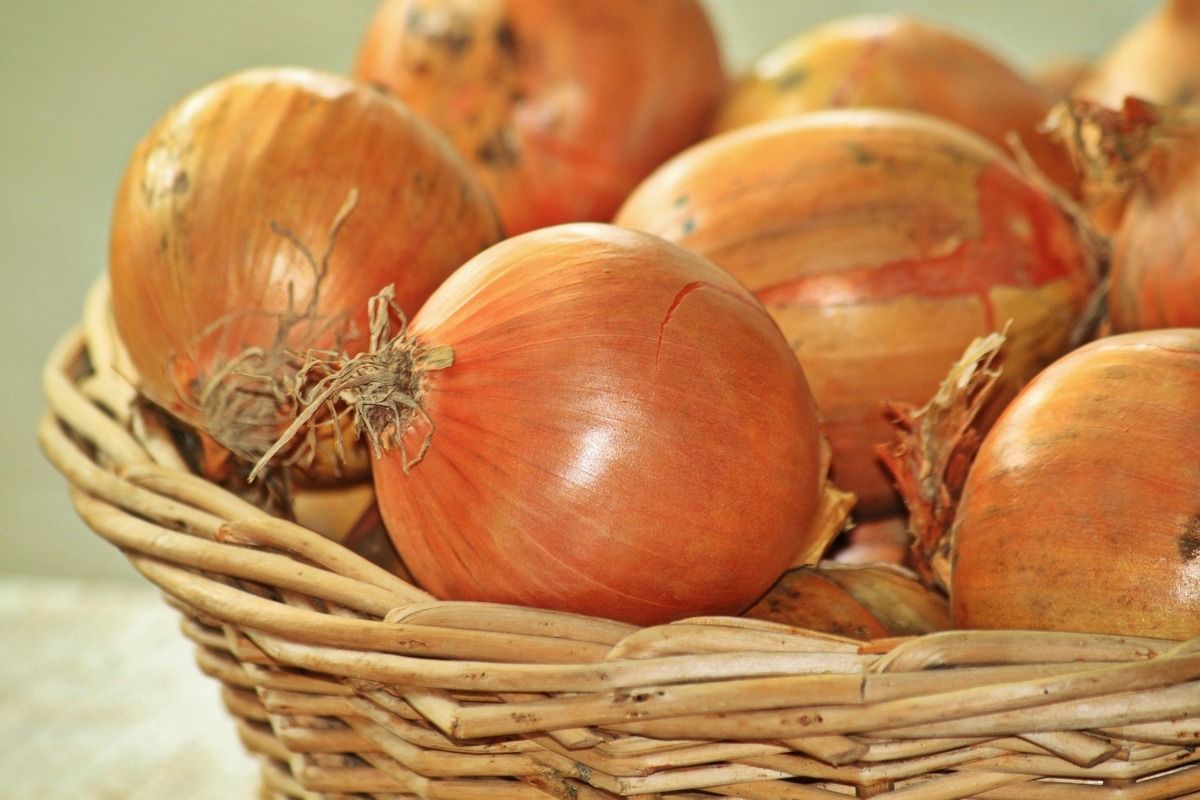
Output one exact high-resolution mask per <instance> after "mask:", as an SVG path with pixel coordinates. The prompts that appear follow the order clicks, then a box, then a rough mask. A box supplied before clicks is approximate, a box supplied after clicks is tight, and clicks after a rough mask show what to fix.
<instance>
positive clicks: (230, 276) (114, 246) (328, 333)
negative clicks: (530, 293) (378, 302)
mask: <svg viewBox="0 0 1200 800" xmlns="http://www.w3.org/2000/svg"><path fill="white" fill-rule="evenodd" d="M499 237H500V227H499V222H498V220H497V217H496V214H495V211H494V209H493V208H492V206H491V205H490V201H489V199H488V197H487V195H486V194H485V193H484V191H483V189H482V188H481V187H480V186H479V184H478V182H477V181H476V179H475V178H474V176H473V175H472V174H471V172H470V171H469V169H468V168H467V167H466V165H465V164H464V163H463V161H462V159H461V158H460V157H459V156H458V155H457V153H455V152H454V150H453V148H452V147H451V146H450V145H449V143H448V142H446V141H445V140H444V139H443V138H442V136H441V135H440V134H438V133H437V132H436V131H435V130H434V129H433V128H432V127H430V126H429V125H428V124H427V123H425V122H423V121H421V120H420V119H419V118H417V117H416V116H414V115H413V114H412V113H411V112H409V111H408V110H407V109H405V108H404V107H403V106H402V105H401V104H400V103H399V102H398V101H397V100H395V99H394V98H391V97H388V96H386V95H384V94H382V93H380V92H379V91H377V90H375V89H372V88H369V87H366V86H362V85H359V84H356V83H354V82H352V81H351V80H349V79H347V78H345V77H339V76H335V75H331V74H325V73H321V72H316V71H312V70H307V69H267V68H264V69H254V70H247V71H244V72H240V73H237V74H234V75H231V76H228V77H226V78H223V79H221V80H219V81H216V82H215V83H213V84H210V85H208V86H206V87H203V88H201V89H199V90H198V91H196V92H194V93H192V94H191V95H189V96H188V97H186V98H184V99H182V100H181V101H180V102H179V103H178V104H176V105H175V106H174V107H173V108H172V109H170V110H169V111H168V112H167V113H166V114H165V115H164V116H163V117H162V118H161V119H159V120H158V121H157V122H156V123H155V125H154V126H153V127H152V129H151V130H150V131H149V132H148V133H147V134H146V136H145V138H143V139H142V140H141V142H139V143H138V145H137V147H136V149H135V150H134V152H133V155H132V158H131V160H130V162H129V164H128V167H127V168H126V171H125V174H124V176H123V178H122V181H121V184H120V186H119V188H118V191H117V197H116V202H115V208H114V212H113V217H112V228H111V246H110V258H109V273H110V278H111V282H112V304H113V315H114V317H115V323H116V327H117V331H118V332H119V334H120V336H121V338H122V340H123V341H124V343H125V345H126V346H127V347H128V350H129V355H130V358H131V360H132V362H133V365H134V367H135V368H136V370H137V372H138V373H139V375H138V377H137V380H138V381H139V389H140V390H141V392H142V393H143V394H144V395H145V396H146V397H147V398H148V399H149V400H150V401H152V402H153V403H155V404H157V405H158V406H159V407H161V408H163V409H166V410H167V411H168V412H170V414H172V415H174V417H176V418H178V419H179V420H180V421H182V422H183V423H185V424H186V425H188V426H190V427H192V428H195V429H197V430H198V431H200V432H201V433H203V434H204V435H205V436H206V437H208V439H209V440H210V441H215V442H216V443H217V444H218V447H217V448H216V450H217V452H218V453H232V454H233V455H234V456H236V458H235V459H234V461H235V463H240V461H241V460H244V461H246V462H247V463H253V462H254V461H256V460H258V458H259V457H260V456H261V455H262V454H263V452H265V451H266V450H267V449H268V447H269V446H270V445H271V444H272V443H273V442H274V441H275V440H276V439H277V438H278V436H279V434H280V432H281V431H282V430H283V428H284V427H286V425H287V423H288V422H289V421H290V420H291V419H293V418H294V417H295V409H294V407H292V405H291V404H290V401H289V400H288V387H287V384H288V382H289V381H293V380H295V379H297V374H298V372H299V371H300V370H301V369H302V367H303V358H304V355H303V354H304V353H305V352H306V351H308V350H309V349H320V350H324V349H338V348H358V349H361V348H362V347H363V346H365V344H366V332H367V318H366V305H367V302H368V300H369V298H370V297H372V296H373V295H375V294H376V293H377V292H379V290H380V289H381V288H383V287H384V286H385V285H387V284H389V283H391V284H394V285H395V286H396V302H397V303H399V304H400V305H401V306H402V307H404V308H406V309H409V310H411V311H415V310H416V308H417V306H419V305H420V304H421V303H422V302H423V301H424V300H425V298H426V297H428V295H429V294H430V293H431V292H432V291H433V289H434V288H435V287H436V286H437V285H438V284H439V283H441V282H442V281H443V280H444V279H445V278H446V277H447V276H448V275H449V274H450V273H451V272H452V271H453V270H454V269H455V268H456V267H458V266H459V265H460V264H462V263H463V262H464V261H466V260H467V259H468V258H469V257H470V256H472V255H474V254H475V253H476V252H478V251H479V250H481V249H483V248H484V247H486V246H487V245H489V244H491V243H493V242H495V241H497V240H498V239H499ZM315 432H319V434H320V435H316V433H315ZM310 433H312V434H313V435H311V436H306V437H300V438H299V439H298V440H297V442H298V445H297V446H296V447H295V448H293V450H292V452H290V453H289V459H290V461H292V462H294V463H295V465H296V467H297V470H299V471H303V472H304V473H305V474H306V475H307V477H308V478H309V479H311V480H314V481H328V480H334V479H335V478H336V477H338V475H339V473H340V474H343V475H344V477H346V478H350V477H353V476H354V473H355V471H356V470H357V472H358V474H359V475H362V474H364V473H365V471H366V469H367V468H368V467H369V464H368V461H367V459H366V458H360V459H358V461H357V462H356V463H355V464H352V465H350V466H348V467H342V466H341V460H340V459H339V458H338V457H336V455H335V451H336V449H337V448H336V444H337V438H338V434H339V432H338V430H337V426H334V425H325V426H323V427H313V428H311V429H310ZM219 466H220V465H217V464H213V465H209V466H208V467H207V468H206V471H210V474H211V471H215V470H217V469H218V467H219ZM242 474H243V477H244V472H243V473H242Z"/></svg>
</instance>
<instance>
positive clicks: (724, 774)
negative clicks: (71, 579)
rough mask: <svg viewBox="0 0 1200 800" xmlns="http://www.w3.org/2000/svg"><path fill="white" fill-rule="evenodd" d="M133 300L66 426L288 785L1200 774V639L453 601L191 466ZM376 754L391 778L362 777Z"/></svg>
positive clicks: (952, 788) (59, 427) (58, 442)
mask: <svg viewBox="0 0 1200 800" xmlns="http://www.w3.org/2000/svg"><path fill="white" fill-rule="evenodd" d="M107 304H108V295H107V285H106V283H105V281H103V280H100V281H98V282H97V283H96V285H95V287H94V288H93V290H92V292H91V293H90V294H89V297H88V301H87V304H86V306H85V309H84V318H83V321H82V322H81V324H80V325H78V326H77V327H76V328H75V329H73V330H71V331H70V332H69V333H68V334H66V335H65V336H64V338H63V339H62V340H61V342H60V343H59V344H58V345H57V346H56V347H55V348H54V350H53V352H52V353H51V354H50V356H49V358H48V360H47V363H46V367H45V370H44V373H43V388H44V392H45V395H46V397H47V400H48V402H49V410H48V411H47V413H46V415H45V417H44V418H43V420H42V422H41V424H40V426H39V441H40V443H41V446H42V449H43V451H44V452H45V454H46V456H47V458H48V459H49V460H50V462H51V463H52V464H53V465H54V467H55V468H56V469H57V470H58V471H59V472H60V473H61V474H62V475H63V476H64V478H65V479H66V481H67V483H68V486H69V490H70V497H71V501H72V503H73V505H74V507H75V509H76V511H77V512H78V513H79V515H80V516H81V517H82V519H83V520H84V521H85V522H86V523H87V525H88V526H89V527H90V528H91V529H92V530H93V531H95V532H96V533H97V534H98V535H100V536H101V537H102V538H104V539H106V540H107V541H109V542H110V543H111V544H113V545H114V546H116V547H118V548H119V549H121V550H122V552H123V553H124V554H125V555H126V557H127V558H128V559H129V561H130V562H131V563H132V565H133V566H134V567H135V568H136V569H137V570H138V571H139V572H140V573H141V574H142V575H143V576H145V578H146V579H147V580H149V581H151V582H152V583H153V584H155V585H156V586H158V587H159V588H160V589H161V590H162V591H163V593H164V597H165V598H166V600H167V601H168V602H169V603H171V604H172V605H174V606H176V607H177V608H179V609H180V611H181V612H182V613H183V617H184V619H185V634H187V635H189V636H190V637H191V638H193V639H194V640H196V641H197V643H198V645H199V648H198V656H197V657H198V659H199V660H200V662H201V666H202V669H204V670H205V671H206V672H207V673H209V674H211V675H213V676H214V677H217V678H218V680H220V681H221V682H222V683H223V685H225V686H226V689H227V697H226V706H227V708H229V709H230V711H231V713H232V714H233V715H234V716H235V718H237V719H239V724H240V726H241V730H242V738H243V741H244V742H245V743H246V744H247V747H248V749H250V750H251V751H252V752H255V753H257V754H259V755H261V756H262V758H263V759H264V764H265V767H264V778H263V781H264V787H266V788H264V792H272V793H274V795H275V796H280V797H302V796H310V795H308V794H304V792H309V793H314V792H315V793H316V794H315V796H325V795H323V794H321V792H329V793H330V796H332V795H333V794H336V793H338V792H342V793H350V792H353V791H363V792H365V793H367V794H368V795H370V796H380V797H382V796H390V795H389V794H388V792H395V793H403V792H408V793H409V794H418V795H422V796H457V795H453V794H441V793H444V792H447V791H450V790H451V789H453V791H456V792H468V793H467V794H462V795H461V796H467V797H469V796H472V795H471V794H470V792H476V791H481V792H482V791H493V790H495V789H496V787H495V786H491V788H487V789H485V788H482V787H483V783H481V782H487V781H488V780H493V781H494V780H499V781H503V784H502V785H503V786H505V787H508V788H507V789H505V791H509V790H511V791H512V792H514V794H513V795H512V796H522V797H523V796H526V795H525V794H522V792H526V791H531V792H535V794H530V795H529V796H531V797H535V796H536V797H541V796H545V795H546V794H550V795H555V793H559V794H560V795H562V793H564V792H565V793H567V794H569V791H568V789H569V790H570V791H574V792H575V793H576V796H596V797H609V796H615V795H631V794H633V795H636V794H648V795H652V796H662V795H671V794H679V795H680V796H689V797H699V796H711V795H713V794H729V793H730V792H734V793H737V792H748V794H747V795H746V796H753V797H764V798H768V797H821V796H827V797H834V796H837V795H838V794H839V793H840V794H845V792H846V791H847V790H848V789H849V790H853V791H855V792H858V793H859V796H875V795H878V796H891V795H892V794H895V795H896V796H897V797H903V796H908V795H905V794H903V792H905V791H910V792H914V791H916V790H917V787H920V786H921V785H922V782H923V781H937V782H938V783H937V785H938V787H939V789H938V791H939V792H942V794H937V795H936V796H944V797H967V796H972V794H973V793H977V792H983V791H990V792H992V794H988V795H987V796H988V797H993V796H995V797H1006V796H1013V797H1016V796H1023V795H1022V794H1021V791H1025V792H1032V791H1034V789H1033V788H1032V785H1030V786H1026V785H1025V784H1027V783H1028V782H1031V781H1032V782H1036V784H1037V787H1038V788H1037V789H1036V791H1037V792H1042V793H1043V794H1029V795H1028V796H1039V797H1040V796H1048V797H1057V796H1064V797H1065V796H1069V795H1068V794H1066V793H1065V792H1066V791H1068V790H1069V789H1063V788H1062V787H1070V786H1071V785H1072V784H1071V783H1070V781H1071V780H1084V781H1091V782H1092V783H1090V784H1089V786H1090V787H1099V788H1090V789H1089V791H1092V792H1100V791H1101V790H1103V791H1105V792H1109V794H1108V795H1105V794H1097V795H1096V796H1099V797H1103V796H1113V797H1117V796H1121V795H1119V794H1115V793H1114V792H1117V791H1118V790H1119V789H1120V787H1121V786H1123V785H1126V784H1122V783H1121V781H1126V782H1133V781H1140V783H1139V786H1140V787H1141V788H1140V789H1139V791H1140V792H1142V794H1138V795H1137V796H1138V797H1143V796H1144V797H1163V798H1169V797H1184V796H1200V795H1197V794H1194V793H1200V769H1193V768H1191V767H1190V766H1189V765H1191V764H1193V762H1194V761H1196V762H1200V755H1197V753H1196V748H1195V744H1196V743H1197V742H1200V638H1197V639H1193V640H1190V641H1184V642H1177V641H1172V640H1163V639H1152V638H1144V637H1130V636H1117V635H1106V634H1084V633H1052V632H1037V631H990V632H988V631H947V632H943V633H934V634H926V635H924V636H919V637H903V638H896V639H884V640H876V641H871V642H859V641H856V640H849V639H844V638H841V637H836V636H831V635H826V634H818V633H814V632H809V631H803V630H800V629H796V628H789V627H787V626H783V625H779V624H776V623H766V622H757V621H753V620H747V619H741V618H726V617H706V618H693V619H687V620H681V621H679V622H674V623H669V624H666V625H659V626H654V627H649V628H640V627H637V626H633V625H628V624H625V623H620V622H614V621H611V620H606V619H601V618H592V617H585V616H582V615H577V614H567V613H560V612H551V611H542V610H537V609H528V608H521V607H515V606H504V605H498V604H489V603H479V602H462V601H457V602H456V601H440V600H435V599H433V598H432V597H430V596H429V595H428V594H427V593H425V592H424V591H422V590H420V589H418V588H416V587H414V586H413V585H412V584H410V583H408V582H406V581H405V580H404V579H403V578H400V577H398V576H397V575H395V574H393V573H391V572H388V571H387V570H384V569H383V568H381V567H379V566H377V565H376V564H374V563H372V562H371V561H369V560H367V559H365V558H363V557H362V556H359V555H357V554H355V553H353V552H351V551H350V550H348V549H346V548H345V547H343V546H341V545H339V544H337V543H336V542H333V541H331V540H330V539H328V538H326V537H324V536H322V535H321V534H319V533H316V532H315V531H312V530H309V529H307V528H305V527H303V526H302V525H299V524H297V523H294V522H289V521H287V520H284V519H281V518H278V517H275V516H272V515H271V514H269V513H268V512H266V511H264V510H262V509H261V508H259V507H257V506H256V505H254V504H252V503H250V502H248V501H246V500H244V499H242V498H239V497H237V496H235V495H233V494H232V493H230V492H229V491H227V490H226V489H223V488H221V487H218V486H215V485H213V484H211V483H209V482H208V481H205V480H204V479H202V478H199V477H197V476H196V475H194V474H192V473H191V472H189V471H188V470H187V468H186V464H185V463H184V462H183V459H182V458H181V456H180V455H179V453H178V452H177V451H175V450H173V448H172V446H171V445H170V440H169V437H167V436H165V435H164V433H163V431H162V430H161V429H160V427H156V425H157V426H161V420H158V418H157V417H156V416H155V415H154V414H153V413H152V412H149V411H148V410H147V409H146V408H145V407H143V406H142V405H141V404H139V403H137V402H136V393H135V392H134V390H133V389H132V387H131V385H130V384H129V382H128V381H126V380H125V379H124V378H122V377H121V376H122V375H123V374H130V373H129V368H128V365H127V364H123V363H122V359H123V355H122V353H121V351H120V347H119V344H118V342H117V341H116V335H115V333H114V331H113V328H112V324H111V319H110V317H109V315H108V305H107ZM281 685H288V686H292V687H293V688H291V689H281V688H279V687H280V686H281ZM281 698H290V700H291V701H292V702H294V703H298V704H299V705H300V706H302V707H311V706H312V705H313V704H314V703H315V702H316V701H315V699H314V698H320V700H321V702H320V703H318V704H317V705H319V706H320V708H321V709H324V712H328V713H324V712H322V713H316V712H312V713H297V712H295V710H294V709H288V708H287V704H286V703H285V702H284V700H283V699H281ZM301 699H302V700H303V702H301ZM305 704H308V706H305ZM245 709H250V710H249V711H246V710H245ZM310 710H311V708H310ZM284 711H288V712H289V713H284ZM310 718H312V719H324V720H325V723H322V724H323V725H325V727H324V728H321V727H320V726H317V727H313V728H306V729H305V731H306V733H304V736H306V737H308V738H307V739H305V741H311V740H314V739H315V738H319V737H318V735H317V733H314V731H325V733H322V734H321V735H322V736H325V737H326V739H325V740H322V741H326V740H329V741H332V739H333V734H332V733H329V731H332V730H335V729H336V730H338V731H340V733H338V734H337V735H338V736H340V737H341V739H339V740H338V741H341V740H346V741H347V742H349V743H351V744H355V743H356V744H358V745H361V748H360V749H359V750H357V751H354V752H353V759H352V760H353V762H354V764H355V765H356V768H355V769H350V768H349V767H344V766H343V767H339V769H341V770H342V772H345V773H346V778H345V782H344V783H341V784H339V783H338V780H339V779H338V778H337V775H341V774H342V772H337V770H333V768H332V767H328V766H326V765H324V764H323V762H322V759H320V758H316V756H315V755H314V754H313V753H311V752H305V751H303V750H300V751H294V750H289V743H290V742H292V740H293V739H297V738H298V737H300V734H299V733H297V732H296V731H297V730H298V728H297V725H298V723H296V722H295V720H297V719H310ZM281 720H286V722H284V721H281ZM301 727H302V726H301ZM398 731H399V732H398ZM414 741H417V742H421V743H428V745H427V746H426V745H424V744H421V745H414V744H413V742H414ZM364 742H365V744H364ZM401 742H403V744H404V746H403V748H402V747H401V745H400V743H401ZM385 744H386V745H387V746H386V747H385ZM323 746H327V747H332V746H333V745H329V744H326V745H323ZM413 747H416V748H417V752H418V754H419V756H420V763H421V764H422V765H424V764H425V763H426V762H437V766H427V767H422V768H425V769H427V770H433V773H434V774H433V775H432V777H431V776H430V775H427V774H424V773H422V772H421V771H420V769H414V768H412V767H411V765H405V764H404V761H403V760H402V759H400V760H398V755H397V754H398V753H401V752H403V753H410V750H407V749H404V748H413ZM939 747H940V748H941V749H939ZM506 748H507V749H506ZM672 753H674V754H675V755H674V756H672V755H671V754H672ZM446 754H453V755H454V756H455V758H454V759H449V760H450V761H453V764H452V765H449V766H447V765H446V764H444V763H442V762H443V761H444V760H446ZM343 757H346V758H349V757H350V756H347V755H346V754H345V753H344V752H343ZM414 758H416V756H414ZM488 759H491V760H492V762H495V764H496V766H495V767H490V769H494V772H488V769H489V767H486V766H481V765H484V764H485V763H491V762H488V761H487V760H488ZM1156 759H1157V760H1156ZM568 762H569V763H568ZM467 763H470V764H471V766H470V767H464V766H462V765H463V764H467ZM396 764H399V765H400V766H399V767H397V766H396ZM572 764H573V765H574V766H572ZM463 769H466V770H467V771H468V772H470V771H471V770H475V771H478V773H479V774H474V773H471V774H469V775H467V774H460V773H459V772H456V770H463ZM331 770H332V771H331ZM364 770H367V771H368V772H370V774H371V775H373V776H375V777H374V778H372V779H371V780H374V781H375V782H376V783H375V784H371V786H376V785H377V788H370V787H368V788H361V787H360V788H359V789H356V788H354V787H355V786H358V785H359V784H358V783H355V781H357V782H359V783H362V782H363V781H365V780H366V777H365V776H366V773H365V772H364ZM442 773H446V774H442ZM314 776H315V777H314ZM381 776H382V777H381ZM413 776H417V777H419V778H420V779H421V780H417V778H416V777H413ZM463 781H467V783H465V784H463V783H462V782H463ZM471 781H474V782H471ZM797 781H801V783H796V782H797ZM367 783H370V781H367ZM363 785H364V786H366V784H363ZM929 785H930V786H932V785H933V784H929ZM298 786H299V787H301V788H297V787H298ZM489 786H490V784H489ZM802 786H805V787H809V788H806V789H804V790H803V791H801V788H799V787H802ZM1022 786H1024V789H1021V787H1022ZM271 787H274V788H271ZM378 787H384V788H378ZM431 787H433V788H431ZM564 787H567V788H564ZM813 787H815V788H813ZM872 787H873V788H872ZM905 787H907V788H905ZM1005 787H1009V788H1007V789H1006V788H1005ZM1056 787H1057V788H1056ZM1018 789H1020V791H1018ZM468 790H469V791H468ZM1055 791H1061V792H1063V793H1061V794H1055V793H1054V792H1055ZM371 792H376V794H374V795H371ZM581 792H582V793H583V794H582V795H581V794H580V793H581ZM588 792H593V793H598V794H594V795H588V794H587V793H588ZM696 792H701V793H707V794H689V793H696ZM805 792H812V793H811V794H809V793H805ZM817 792H820V793H817ZM863 792H875V795H871V794H863ZM962 792H966V793H962ZM1005 792H1010V794H1005ZM1011 792H1015V794H1012V793H1011ZM480 796H482V795H480ZM494 796H498V795H494ZM563 796H565V795H563ZM739 796H741V795H739ZM913 796H917V795H916V794H914V795H913ZM921 796H924V795H921ZM1089 796H1091V795H1089Z"/></svg>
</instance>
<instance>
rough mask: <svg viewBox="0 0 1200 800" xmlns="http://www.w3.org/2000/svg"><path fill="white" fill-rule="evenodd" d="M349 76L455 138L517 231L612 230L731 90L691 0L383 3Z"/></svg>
mask: <svg viewBox="0 0 1200 800" xmlns="http://www.w3.org/2000/svg"><path fill="white" fill-rule="evenodd" d="M354 74H355V75H356V76H357V77H359V78H361V79H362V80H367V81H372V82H376V83H379V84H380V85H383V86H386V87H388V88H389V89H391V90H392V91H394V92H396V94H397V95H399V96H400V97H401V98H403V99H404V100H405V101H406V102H407V103H408V104H409V105H411V106H412V107H413V108H415V109H416V110H417V111H418V112H419V113H421V114H422V115H424V116H426V117H427V118H428V119H430V120H431V121H433V122H434V124H435V125H437V127H438V128H439V129H440V130H442V131H444V132H445V133H446V134H447V135H448V136H449V137H450V138H451V139H452V140H453V141H454V143H455V144H456V146H457V147H458V148H459V150H460V151H461V152H462V153H463V154H464V155H465V156H466V158H467V160H468V161H469V162H470V163H471V164H472V165H473V167H474V168H475V170H476V172H477V174H478V175H479V177H480V179H481V180H482V181H483V183H484V185H485V186H487V188H488V189H489V191H490V192H491V193H492V195H493V197H494V198H495V200H496V203H497V206H498V208H499V209H500V214H501V217H502V218H503V220H504V226H505V230H506V231H507V232H508V234H510V235H512V234H517V233H521V232H524V231H527V230H531V229H534V228H539V227H544V226H547V225H554V224H558V223H563V222H573V221H580V220H598V221H606V220H608V219H609V218H610V217H611V215H612V213H613V212H614V211H615V210H616V208H617V206H618V205H620V202H621V199H622V198H623V197H624V196H625V194H626V193H628V191H629V190H630V189H631V188H632V187H633V186H634V184H636V183H637V182H638V181H639V180H641V179H642V178H643V177H645V175H646V174H647V173H649V172H650V170H651V169H653V168H654V167H655V166H657V165H658V164H659V163H661V162H662V161H664V160H665V159H666V158H667V157H669V156H671V155H673V154H674V153H676V152H677V151H679V150H681V149H683V148H684V147H686V146H687V145H689V144H692V143H693V142H695V141H696V140H698V139H699V138H700V137H701V136H703V135H704V133H705V132H706V130H707V128H708V125H709V123H710V121H711V119H712V114H713V111H714V110H715V108H716V104H717V102H718V101H719V99H720V94H721V92H722V91H723V89H724V86H725V72H724V65H723V63H722V60H721V52H720V47H719V42H718V40H717V36H716V32H715V30H714V28H713V26H712V24H711V22H710V20H709V18H708V16H707V14H706V11H705V9H704V6H703V5H702V4H700V3H699V2H696V0H654V2H649V3H648V2H644V1H643V0H605V2H599V3H596V2H579V0H386V1H385V2H383V3H382V4H381V5H380V7H379V9H378V11H377V13H376V15H375V17H374V18H373V19H372V21H371V22H370V23H369V25H368V27H367V30H366V32H365V34H364V37H363V40H362V42H361V44H360V48H359V52H358V55H357V59H356V62H355V64H354Z"/></svg>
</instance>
